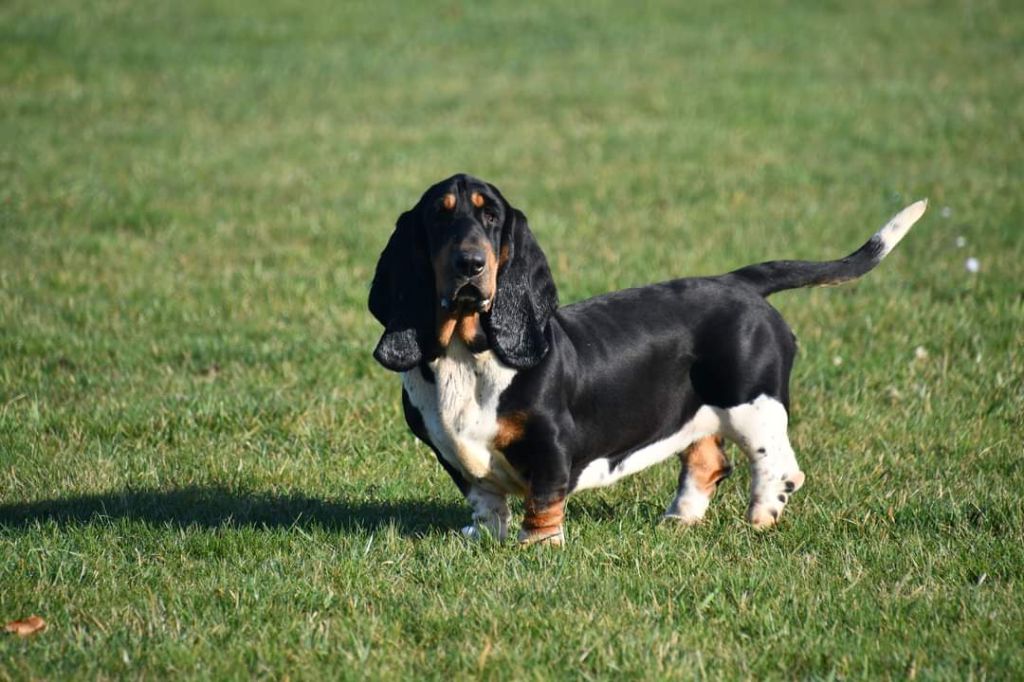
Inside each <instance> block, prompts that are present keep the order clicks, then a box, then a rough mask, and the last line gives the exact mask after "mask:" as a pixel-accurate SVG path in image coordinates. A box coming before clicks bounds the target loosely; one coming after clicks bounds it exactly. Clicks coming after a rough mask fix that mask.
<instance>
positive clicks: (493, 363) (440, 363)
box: [402, 340, 525, 492]
mask: <svg viewBox="0 0 1024 682" xmlns="http://www.w3.org/2000/svg"><path fill="white" fill-rule="evenodd" d="M430 369H431V371H432V372H433V375H434V381H433V382H430V381H428V380H427V379H426V378H425V377H424V376H423V373H422V372H421V371H420V370H419V368H416V369H413V370H410V371H408V372H405V373H403V374H402V384H403V386H404V387H405V391H406V393H407V394H408V396H409V401H410V402H411V403H412V404H413V406H414V407H416V409H417V410H419V412H420V414H421V416H422V417H423V422H424V425H425V426H426V429H427V432H428V434H429V435H430V440H431V442H432V443H433V444H434V446H435V447H436V448H437V449H438V450H439V451H440V453H441V456H443V457H444V458H445V460H446V461H447V462H448V463H449V464H451V465H452V466H454V467H455V468H456V469H458V470H459V471H460V472H462V474H463V475H464V476H465V477H466V478H467V479H469V480H470V481H471V482H472V481H478V482H486V483H489V484H491V486H495V487H498V488H500V489H501V490H503V491H506V492H519V491H522V490H523V489H524V488H525V482H524V481H523V480H522V477H521V476H520V474H519V473H518V472H517V471H516V470H515V469H514V468H513V467H512V466H511V465H510V464H509V463H508V461H507V460H506V459H505V457H504V456H503V455H502V454H501V452H500V451H498V450H497V449H496V448H495V447H494V439H495V436H496V435H497V434H498V426H499V425H498V402H499V400H500V399H501V394H502V393H503V392H504V391H505V389H507V388H508V386H509V384H511V383H512V379H513V377H514V376H515V374H516V371H515V370H514V369H511V368H509V367H506V366H505V365H503V364H501V363H500V362H499V361H498V360H497V359H496V358H495V357H494V355H493V354H492V353H491V352H489V351H488V352H485V353H480V354H477V355H473V354H472V353H470V352H469V350H468V349H466V347H465V346H464V345H463V344H462V342H461V341H458V340H453V342H452V344H451V345H450V346H449V347H448V350H447V354H446V355H445V356H443V357H440V358H438V359H437V360H435V361H433V362H432V363H430Z"/></svg>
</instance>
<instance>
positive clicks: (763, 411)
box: [723, 395, 805, 528]
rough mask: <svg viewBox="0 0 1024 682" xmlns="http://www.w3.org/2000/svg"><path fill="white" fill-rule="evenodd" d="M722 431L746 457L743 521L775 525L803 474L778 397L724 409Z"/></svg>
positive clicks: (785, 413)
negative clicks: (747, 489) (747, 480)
mask: <svg viewBox="0 0 1024 682" xmlns="http://www.w3.org/2000/svg"><path fill="white" fill-rule="evenodd" d="M724 412H725V415H724V419H723V431H724V433H725V435H726V437H727V438H729V440H731V441H733V442H735V443H736V444H737V445H739V446H740V448H742V449H743V451H744V452H745V453H746V455H747V458H748V459H749V460H750V504H749V506H748V507H747V520H748V521H749V522H750V523H751V524H752V525H753V526H754V527H755V528H767V527H769V526H772V525H774V524H775V522H776V521H778V519H779V515H780V514H782V510H783V508H784V507H785V506H786V503H787V502H789V498H790V496H791V495H792V494H793V493H794V492H796V491H797V490H799V489H800V486H802V485H803V484H804V478H805V477H804V473H803V472H802V471H800V465H799V464H797V461H796V454H795V453H794V452H793V447H792V446H791V445H790V443H789V434H788V433H787V428H788V425H789V415H788V414H787V412H786V408H785V407H784V406H783V405H782V403H780V402H779V401H778V400H775V399H773V398H769V397H767V396H763V395H762V396H761V397H760V398H758V399H757V400H755V401H753V402H751V403H746V404H744V405H738V406H736V407H732V408H729V409H728V410H725V411H724Z"/></svg>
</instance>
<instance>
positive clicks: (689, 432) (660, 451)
mask: <svg viewBox="0 0 1024 682" xmlns="http://www.w3.org/2000/svg"><path fill="white" fill-rule="evenodd" d="M722 412H724V410H720V409H718V408H715V407H708V406H707V405H705V406H704V407H702V408H700V409H699V410H697V414H695V415H693V419H691V420H690V421H688V422H686V424H684V425H683V428H681V429H679V430H678V431H676V432H675V433H673V434H672V435H671V436H669V437H668V438H665V439H663V440H659V441H657V442H656V443H651V444H650V445H647V446H644V447H642V448H640V449H639V450H636V451H635V452H632V453H630V454H629V455H627V456H626V457H625V459H623V460H622V461H621V462H619V463H618V464H617V465H616V466H615V468H612V467H611V462H610V461H609V460H607V459H605V458H601V459H595V460H594V461H593V462H591V463H590V464H588V465H587V466H586V467H585V468H584V469H583V471H581V472H580V475H579V478H578V479H577V480H576V486H575V487H574V488H573V489H572V491H573V492H575V491H577V490H586V489H587V488H601V487H603V486H606V485H611V484H612V483H614V482H615V481H617V480H619V479H620V478H623V477H624V476H629V475H630V474H635V473H636V472H638V471H642V470H644V469H646V468H647V467H649V466H651V465H654V464H657V463H658V462H661V461H662V460H665V459H668V458H669V457H671V456H672V455H675V454H677V453H680V452H682V451H683V450H685V449H686V446H688V445H690V444H691V443H693V442H694V441H696V440H698V439H700V438H703V437H704V436H710V435H712V434H715V433H718V431H719V429H720V425H721V414H720V413H722Z"/></svg>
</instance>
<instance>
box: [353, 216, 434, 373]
mask: <svg viewBox="0 0 1024 682" xmlns="http://www.w3.org/2000/svg"><path fill="white" fill-rule="evenodd" d="M435 299H436V294H435V293H434V281H433V277H432V275H431V271H430V262H429V259H428V255H427V246H426V242H425V235H423V233H422V226H421V219H420V214H419V212H418V211H416V210H415V209H414V210H412V211H408V212H406V213H403V214H402V215H401V217H400V218H399V219H398V222H397V224H396V225H395V231H394V233H392V235H391V238H390V239H389V240H388V244H387V246H385V247H384V251H383V252H382V253H381V255H380V259H379V260H378V261H377V271H376V273H375V274H374V276H373V285H372V286H371V287H370V301H369V306H370V312H371V313H373V316H374V317H376V318H377V321H378V322H380V323H381V324H382V325H384V334H383V335H382V336H381V338H380V341H379V342H378V343H377V348H376V349H375V350H374V351H373V357H375V358H376V359H377V362H379V363H380V364H382V365H384V366H385V367H387V368H388V369H390V370H393V371H396V372H404V371H406V370H408V369H411V368H413V367H415V366H416V365H417V364H419V363H420V362H422V361H424V360H430V359H433V357H436V352H435V350H434V346H435V342H434V339H433V334H434V306H435V305H436V302H435Z"/></svg>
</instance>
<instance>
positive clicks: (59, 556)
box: [0, 0, 1024, 680]
mask: <svg viewBox="0 0 1024 682" xmlns="http://www.w3.org/2000/svg"><path fill="white" fill-rule="evenodd" d="M0 143H2V144H0V624H2V623H5V622H7V621H11V620H14V619H17V618H24V617H26V616H28V615H30V614H38V615H40V616H42V617H43V618H44V619H45V620H46V621H47V623H48V628H47V630H46V631H45V632H42V633H41V634H38V635H36V636H34V637H31V638H26V639H19V638H17V637H15V636H13V635H4V636H2V637H0V679H3V680H6V679H40V678H47V679H68V678H86V679H95V678H100V679H109V678H120V677H129V678H149V679H159V678H164V677H197V678H216V679H246V678H250V677H259V678H281V679H284V678H289V679H316V678H324V679H356V678H384V679H389V678H390V679H400V678H405V679H451V678H455V679H464V678H474V677H478V676H479V677H483V678H487V679H561V678H583V679H609V678H620V677H621V678H630V679H670V678H682V679H687V678H705V677H706V678H712V679H717V678H722V679H735V678H843V679H850V678H879V677H881V678H904V677H907V678H913V677H914V676H917V677H919V678H926V679H958V680H959V679H970V678H973V679H1014V678H1017V679H1019V678H1021V677H1024V585H1022V581H1024V502H1022V492H1024V463H1022V455H1024V426H1022V419H1024V418H1022V413H1024V388H1022V385H1024V274H1022V266H1021V262H1022V258H1024V232H1022V230H1024V195H1022V191H1021V189H1022V180H1024V11H1022V8H1021V6H1020V4H1018V3H1013V2H989V1H986V0H978V1H965V2H916V1H908V2H901V3H890V2H864V3H839V2H820V3H819V2H806V3H783V2H763V3H762V2H751V3H742V4H740V3H731V4H726V3H712V2H703V1H701V2H693V3H689V2H688V3H667V2H666V3H656V2H652V3H638V4H633V3H619V2H597V3H587V4H586V6H581V7H570V6H569V5H568V4H565V5H564V6H563V5H561V4H556V3H490V2H484V3H460V2H444V3H438V4H435V3H416V2H406V3H397V2H387V1H384V2H374V3H336V2H323V1H321V0H312V1H308V2H279V3H260V4H257V3H247V2H241V1H236V0H223V1H218V2H181V3H177V2H172V3H167V2H148V1H146V2H107V1H103V2H89V3H80V2H65V1H64V0H60V1H55V2H30V1H25V0H14V1H8V2H5V3H3V4H2V5H0ZM458 171H467V172H471V173H474V174H477V175H480V176H482V177H484V178H486V179H488V180H491V181H492V182H494V183H496V184H497V185H498V186H499V187H500V188H501V189H502V190H503V192H504V193H505V195H506V196H507V197H508V198H509V199H510V201H511V202H512V203H513V204H514V205H516V206H518V207H519V208H521V209H522V210H524V211H525V212H526V214H527V215H528V216H529V218H530V222H531V226H532V228H533V230H534V232H535V233H536V235H537V236H538V239H539V241H540V242H541V244H542V246H543V247H544V248H545V249H546V251H547V253H548V256H549V259H550V261H551V264H552V268H553V271H554V274H555V278H556V280H557V282H558V283H559V285H560V292H561V298H562V301H563V303H568V302H572V301H576V300H580V299H583V298H586V297H588V296H592V295H594V294H597V293H601V292H604V291H607V290H611V289H616V288H622V287H627V286H634V285H639V284H643V283H648V282H652V281H657V280H663V279H668V278H672V277H677V276H682V275H698V274H712V273H718V272H722V271H725V270H728V269H732V268H735V267H738V266H740V265H744V264H746V263H749V262H755V261H759V260H766V259H770V258H786V257H788V258H831V257H838V256H841V255H844V254H846V253H848V252H849V251H851V250H853V249H854V248H855V247H856V246H858V245H859V244H861V243H862V242H863V241H864V240H865V239H866V238H867V237H868V236H869V235H870V234H871V233H872V232H873V231H874V230H875V229H877V228H878V227H879V226H881V224H882V223H883V222H884V221H885V220H886V219H887V218H888V217H889V216H890V215H892V214H893V213H895V212H896V211H897V210H898V209H899V208H901V207H902V206H903V205H905V204H907V203H909V202H910V201H911V200H914V199H917V198H922V197H928V198H929V199H930V201H931V203H930V209H929V211H928V213H927V214H926V215H925V217H924V218H923V220H922V221H921V222H920V223H919V224H918V226H917V227H915V228H914V230H913V231H912V232H911V234H910V235H909V236H908V237H907V239H906V240H905V241H904V242H903V243H902V244H901V245H900V247H899V248H898V249H897V250H896V251H895V252H894V253H893V254H892V255H891V256H890V257H889V259H887V260H886V261H885V263H884V264H883V265H882V266H881V267H880V268H879V269H878V270H876V271H875V272H873V273H872V274H871V275H870V276H868V277H867V278H865V279H864V280H862V281H860V282H858V283H856V284H853V285H847V286H844V287H842V288H834V289H824V290H813V291H797V292H790V293H784V294H780V295H778V296H776V297H774V298H773V299H772V301H773V303H774V304H775V305H776V306H777V307H778V308H779V309H780V310H781V311H782V312H783V313H784V315H785V316H786V318H787V319H788V320H789V322H790V323H791V325H792V327H793V329H794V330H795V332H796V333H797V335H798V337H799V339H800V343H801V353H800V356H799V359H798V364H797V367H796V370H795V372H794V376H793V395H794V399H793V417H792V425H791V434H792V438H793V442H794V446H795V448H796V451H797V454H798V457H799V458H800V460H801V463H802V465H803V468H804V470H805V471H806V472H807V475H808V483H807V485H806V486H805V488H804V489H803V490H802V491H801V492H800V493H798V494H797V495H796V496H795V499H794V501H793V503H792V504H791V505H789V507H788V508H787V511H786V514H785V515H784V516H783V518H782V522H781V524H780V525H779V527H778V528H776V529H773V530H771V531H769V532H763V533H759V532H755V531H753V530H751V529H750V528H749V527H748V526H747V525H746V524H745V523H744V522H743V521H742V514H743V511H744V508H745V504H746V492H745V491H746V486H747V484H748V481H749V477H748V474H747V470H746V467H745V465H744V463H743V462H742V455H741V453H739V452H738V450H736V449H735V448H732V449H730V455H731V456H732V457H733V458H734V460H735V461H736V463H737V464H738V465H739V466H738V467H737V472H736V475H735V476H734V477H733V478H732V479H731V480H729V481H728V482H727V483H726V484H724V485H723V487H722V489H721V491H720V493H719V495H718V496H717V497H716V499H715V500H714V503H713V505H712V507H711V510H710V511H709V514H708V518H707V520H706V522H705V523H704V524H703V525H702V526H700V527H697V528H692V529H680V528H675V527H671V526H665V525H661V524H659V523H658V520H659V516H660V514H661V512H662V510H663V509H664V507H665V505H666V504H667V503H668V502H669V500H670V499H671V497H672V495H673V493H674V491H675V483H676V477H677V473H678V470H677V467H676V464H675V463H674V462H670V463H665V464H663V465H661V466H660V467H657V468H654V469H650V470H647V471H646V472H644V473H642V474H640V475H638V476H635V477H633V478H631V479H628V480H626V481H625V482H623V483H621V484H619V485H617V486H616V487H613V488H610V489H605V490H601V491H594V492H588V493H584V494H581V495H580V496H578V497H574V498H573V499H571V500H570V502H569V506H568V517H567V534H568V546H567V547H566V548H565V549H563V550H561V551H557V550H551V549H545V548H540V547H534V548H529V549H526V550H524V549H520V548H518V547H516V546H515V545H514V544H512V543H509V544H507V545H497V544H495V543H485V544H483V545H474V544H469V543H467V542H465V541H463V540H462V539H461V538H460V537H458V536H457V534H456V533H455V530H456V529H457V528H458V527H459V526H461V525H462V524H464V523H465V522H466V521H467V520H468V516H469V515H468V510H467V509H466V507H465V505H464V503H463V502H462V500H461V499H460V497H459V495H458V493H457V490H456V489H455V487H454V486H453V485H452V484H451V483H450V481H449V480H448V478H447V476H446V475H445V474H444V473H443V471H442V470H441V468H440V467H439V466H438V465H437V463H436V462H435V460H434V458H433V456H432V455H431V454H430V453H429V452H428V451H427V450H426V448H424V447H423V446H421V445H418V444H417V443H416V442H415V441H414V440H413V438H412V436H411V435H410V434H409V432H408V430H407V429H406V426H405V424H404V421H403V419H402V417H401V412H400V401H399V384H398V379H397V377H396V376H395V375H393V374H391V373H388V372H386V371H384V370H383V369H382V368H381V367H379V366H377V365H376V363H375V362H374V361H373V359H372V357H371V354H370V353H371V350H372V348H373V346H374V344H375V343H376V339H377V336H378V334H379V332H380V329H379V328H378V327H377V325H376V323H375V322H374V321H373V319H372V318H371V316H370V315H369V313H368V312H367V311H366V306H365V301H366V297H367V293H368V290H369V282H370V279H371V276H372V273H373V268H374V265H375V261H376V258H377V255H378V253H379V252H380V250H381V249H382V248H383V246H384V243H385V241H386V239H387V237H388V235H389V233H390V231H391V229H392V226H393V225H394V220H395V218H396V217H397V216H398V214H399V213H400V212H401V211H403V210H405V209H407V208H408V207H410V206H411V205H412V204H413V203H414V202H415V201H416V200H417V199H418V198H419V195H420V193H421V192H422V191H423V190H424V189H425V188H426V187H427V186H428V185H429V184H431V183H433V182H435V181H436V180H439V179H441V178H443V177H446V176H447V175H449V174H451V173H454V172H458ZM969 257H973V258H976V259H977V261H978V263H979V265H980V270H979V271H978V272H977V273H971V272H968V271H967V269H966V268H965V261H966V259H967V258H969ZM519 509H520V508H519V507H516V513H517V514H518V512H519Z"/></svg>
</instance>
